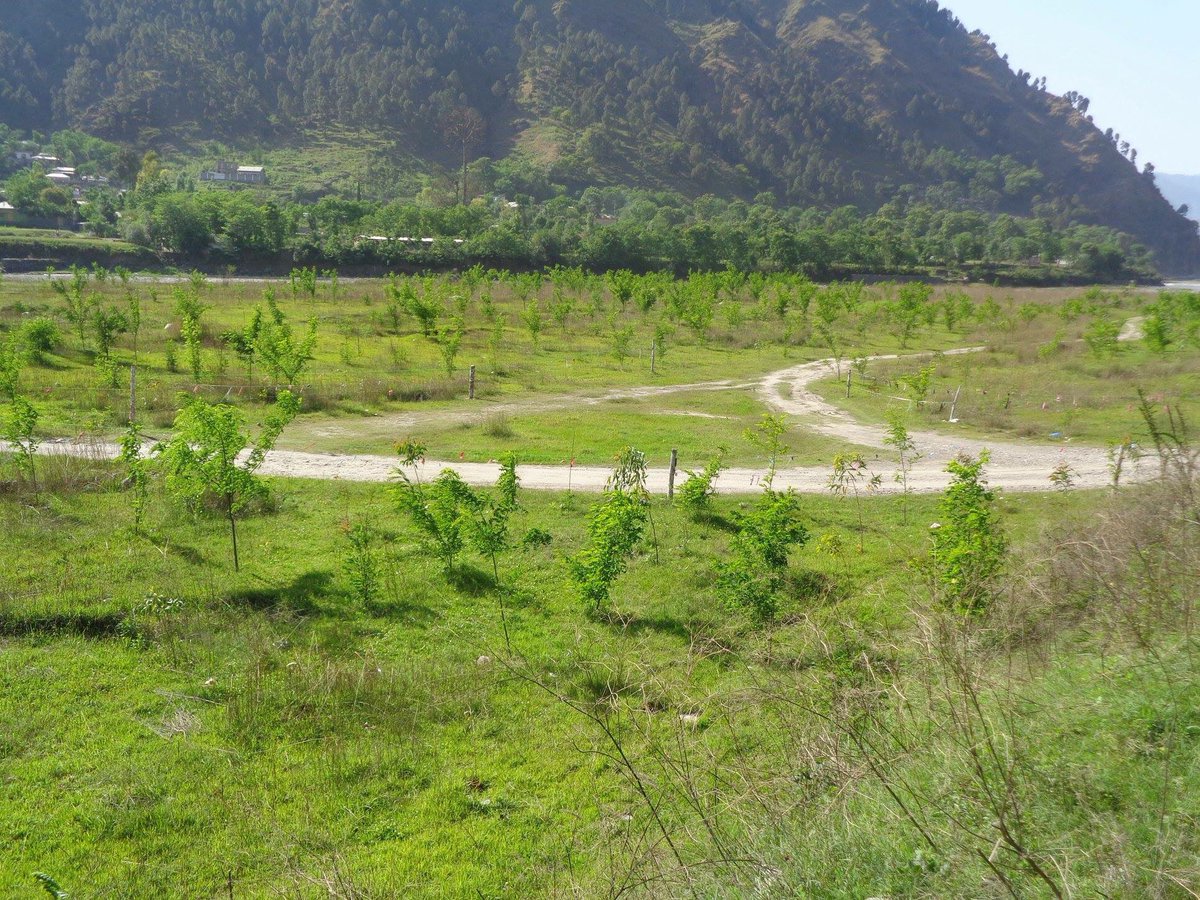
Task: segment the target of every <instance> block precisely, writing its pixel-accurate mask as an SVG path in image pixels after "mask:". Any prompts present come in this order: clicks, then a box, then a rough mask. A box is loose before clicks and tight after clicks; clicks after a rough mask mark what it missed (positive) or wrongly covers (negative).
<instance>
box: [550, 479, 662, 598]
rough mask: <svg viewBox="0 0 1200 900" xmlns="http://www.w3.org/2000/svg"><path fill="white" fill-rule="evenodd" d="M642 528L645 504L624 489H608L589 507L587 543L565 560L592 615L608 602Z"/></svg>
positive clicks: (640, 537)
mask: <svg viewBox="0 0 1200 900" xmlns="http://www.w3.org/2000/svg"><path fill="white" fill-rule="evenodd" d="M645 527H646V505H645V504H644V503H643V502H642V500H641V498H640V497H637V496H635V495H634V494H631V493H629V492H628V491H623V490H609V491H607V492H606V493H605V495H604V499H603V500H601V501H600V502H599V503H597V504H596V505H595V506H593V507H592V513H591V520H590V521H589V522H588V543H587V546H586V547H584V548H583V549H582V550H580V551H579V553H577V554H576V555H575V556H573V557H571V558H570V559H569V560H567V564H568V570H569V572H570V575H571V580H572V581H574V582H575V588H576V590H578V591H579V596H580V598H581V599H582V600H583V602H584V604H585V605H586V606H587V609H588V612H589V613H591V614H592V615H595V614H597V613H599V612H600V611H601V610H602V609H603V607H604V605H605V604H606V603H608V601H609V597H610V596H611V593H612V587H613V584H614V583H615V582H616V580H617V579H618V578H620V577H621V574H622V573H623V572H624V571H625V569H626V568H627V567H628V565H629V558H630V557H631V556H632V555H633V551H634V548H636V547H637V545H638V542H639V541H640V540H641V539H642V534H643V533H644V531H645Z"/></svg>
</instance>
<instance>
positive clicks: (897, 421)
mask: <svg viewBox="0 0 1200 900" xmlns="http://www.w3.org/2000/svg"><path fill="white" fill-rule="evenodd" d="M883 442H884V444H886V445H887V446H889V447H891V448H892V449H893V450H895V451H896V453H897V455H898V456H899V457H900V468H899V469H897V470H896V474H895V480H896V483H897V484H899V485H900V491H901V496H902V497H903V500H904V502H903V516H904V524H905V525H907V524H908V512H909V510H908V508H909V502H910V500H911V498H912V488H911V487H910V486H909V481H908V479H909V476H910V475H911V474H912V470H913V466H914V465H916V463H917V462H919V461H920V459H921V455H922V454H921V453H919V452H918V451H917V445H916V443H915V442H914V441H913V439H912V435H911V434H909V432H908V426H907V425H906V424H905V422H904V417H903V416H902V415H901V414H900V413H898V412H893V413H892V414H891V415H889V416H888V425H887V430H886V432H885V434H884V438H883Z"/></svg>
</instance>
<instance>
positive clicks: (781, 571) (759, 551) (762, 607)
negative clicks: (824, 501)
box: [717, 489, 809, 622]
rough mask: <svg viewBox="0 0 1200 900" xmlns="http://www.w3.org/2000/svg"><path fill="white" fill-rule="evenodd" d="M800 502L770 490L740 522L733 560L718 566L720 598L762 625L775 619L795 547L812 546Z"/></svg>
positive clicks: (789, 492) (790, 495) (787, 494)
mask: <svg viewBox="0 0 1200 900" xmlns="http://www.w3.org/2000/svg"><path fill="white" fill-rule="evenodd" d="M808 539H809V533H808V529H807V528H805V526H804V524H803V523H802V522H801V521H800V500H799V498H798V497H797V495H796V494H795V493H794V492H792V491H788V492H786V493H781V492H779V491H773V490H770V489H768V490H767V491H765V492H764V493H763V495H762V497H760V498H759V500H758V501H757V502H756V503H755V504H754V506H753V508H752V509H751V510H750V512H748V513H746V514H745V515H743V516H741V517H740V518H739V521H738V533H737V535H736V536H735V537H734V540H733V559H732V560H730V561H729V562H728V563H725V564H724V565H722V566H721V567H720V575H719V577H718V579H717V596H718V597H719V598H720V599H721V601H722V602H723V603H724V604H725V606H727V607H728V608H730V609H747V610H749V611H750V612H751V613H752V614H753V616H754V617H755V619H757V620H758V621H759V622H767V621H770V620H771V619H773V618H774V617H775V614H776V612H777V610H778V607H779V594H780V591H781V590H782V588H783V585H784V576H785V575H786V573H787V567H788V557H789V555H790V553H791V551H792V548H794V547H801V546H803V545H804V544H806V543H807V542H808Z"/></svg>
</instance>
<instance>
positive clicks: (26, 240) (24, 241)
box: [0, 226, 146, 254]
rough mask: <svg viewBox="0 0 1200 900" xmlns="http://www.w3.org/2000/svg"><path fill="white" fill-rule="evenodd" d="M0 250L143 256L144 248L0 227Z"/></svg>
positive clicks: (49, 231) (42, 230) (60, 233)
mask: <svg viewBox="0 0 1200 900" xmlns="http://www.w3.org/2000/svg"><path fill="white" fill-rule="evenodd" d="M0 248H5V249H4V252H6V253H20V252H23V251H24V250H25V249H27V248H46V249H50V250H79V249H86V250H99V251H107V252H112V253H137V254H145V253H146V249H145V248H144V247H138V246H136V245H135V244H130V243H129V242H127V241H119V240H115V239H111V238H98V237H92V236H90V235H83V234H77V233H75V232H71V231H55V230H52V229H46V228H14V227H8V226H0Z"/></svg>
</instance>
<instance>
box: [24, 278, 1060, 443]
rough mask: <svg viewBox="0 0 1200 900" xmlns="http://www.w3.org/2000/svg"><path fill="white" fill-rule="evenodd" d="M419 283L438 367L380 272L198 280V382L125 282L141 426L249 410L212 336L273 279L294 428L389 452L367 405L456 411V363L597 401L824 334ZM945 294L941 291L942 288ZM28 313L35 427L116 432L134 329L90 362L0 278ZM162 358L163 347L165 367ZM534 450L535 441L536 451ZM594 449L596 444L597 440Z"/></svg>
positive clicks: (257, 382) (510, 395)
mask: <svg viewBox="0 0 1200 900" xmlns="http://www.w3.org/2000/svg"><path fill="white" fill-rule="evenodd" d="M431 283H432V284H433V285H434V286H435V289H437V290H457V291H459V293H458V294H454V295H453V296H454V297H460V299H457V300H451V301H446V303H445V308H444V310H443V314H442V318H441V322H442V324H443V325H444V324H445V323H446V322H447V321H449V319H450V317H451V316H452V315H453V314H455V308H457V307H460V306H461V308H462V309H463V318H464V321H465V326H466V328H465V332H464V334H463V338H462V344H461V348H460V350H459V351H458V353H457V355H456V357H455V358H454V366H453V368H454V371H453V372H448V371H447V369H446V367H445V363H444V360H443V357H442V354H441V352H440V351H439V347H438V342H437V341H436V340H434V339H431V338H427V337H424V336H423V335H422V334H421V333H420V331H419V329H418V328H417V326H416V322H415V321H414V320H413V319H412V318H411V316H409V315H408V314H407V313H404V312H402V311H396V310H392V309H389V307H388V303H387V301H386V299H385V296H384V294H385V292H384V283H383V282H382V281H379V280H352V281H351V280H347V281H343V282H340V283H339V284H338V285H337V288H336V292H335V289H334V286H333V285H332V284H331V283H330V282H329V281H327V280H323V281H322V282H321V283H320V284H319V286H318V289H317V294H316V297H315V298H310V297H308V296H307V295H304V294H300V295H294V294H293V293H292V290H291V286H290V284H289V283H288V282H287V281H282V282H281V281H276V282H229V281H220V280H215V281H212V282H209V283H208V285H207V286H206V287H204V288H203V289H202V291H201V300H202V302H203V303H204V304H206V305H208V306H209V307H210V308H209V309H208V310H207V311H206V312H205V313H204V316H203V319H202V324H203V336H202V350H201V365H202V372H201V378H200V379H199V381H197V380H196V379H194V378H193V377H192V373H191V372H190V371H189V361H188V358H187V354H186V352H185V350H184V348H183V346H182V345H181V344H180V342H179V341H178V340H177V338H176V335H177V334H178V327H179V319H178V315H177V313H176V310H175V302H174V296H173V295H174V293H175V291H177V290H183V289H184V287H183V286H180V285H175V284H168V283H144V282H135V283H134V284H133V285H132V289H133V290H134V292H135V293H136V294H137V295H138V296H139V297H141V298H142V326H141V330H140V334H139V336H138V346H137V364H138V370H139V374H138V386H139V393H138V410H139V415H140V417H141V418H142V420H143V423H144V424H146V425H148V426H152V427H154V428H157V429H163V428H166V427H168V426H169V425H170V424H171V422H172V420H173V417H174V412H175V409H176V408H177V404H178V401H177V396H176V395H177V394H178V393H179V392H181V391H188V392H193V393H200V394H203V395H204V396H206V397H208V398H209V399H212V400H225V401H227V402H231V403H235V404H238V405H243V406H246V407H248V408H250V409H255V410H256V409H260V408H262V405H263V401H264V398H265V397H266V396H268V394H269V391H270V389H271V388H273V387H274V386H275V385H273V384H272V382H271V380H270V379H269V378H268V376H267V374H266V373H265V372H264V371H263V366H262V365H261V361H260V362H259V363H258V364H257V365H256V367H255V368H254V371H253V374H252V376H251V373H250V371H249V370H248V367H247V365H246V364H245V362H244V361H242V360H240V359H238V358H237V357H236V355H235V354H234V353H233V352H232V351H231V350H230V349H229V348H227V347H226V346H225V345H224V344H223V343H222V342H221V340H220V335H221V334H223V333H224V332H227V331H232V330H238V329H242V328H244V327H245V326H246V324H247V323H248V322H249V320H250V316H251V311H252V309H253V307H254V306H255V305H256V304H259V303H261V300H262V293H263V291H264V290H265V289H266V288H268V287H271V288H273V289H274V290H275V292H276V294H277V296H278V298H279V302H280V306H281V308H282V309H283V311H284V312H285V314H286V315H287V316H288V319H289V321H290V322H291V323H292V325H293V327H294V328H297V329H302V328H303V324H304V322H305V321H307V319H308V318H310V317H316V318H317V319H318V320H319V323H320V331H319V339H318V343H317V346H316V349H315V358H314V359H313V360H312V361H311V363H310V364H309V365H308V367H307V369H306V371H305V372H304V374H303V375H302V376H301V377H300V378H299V379H298V381H299V384H297V385H296V387H297V388H298V389H299V391H300V392H301V393H302V394H303V396H304V398H305V410H306V415H305V417H304V419H302V420H301V423H299V424H300V427H301V428H302V429H308V430H311V431H317V430H319V429H320V426H321V423H323V422H325V421H327V420H328V421H333V422H336V423H337V425H338V427H339V428H340V429H341V430H340V431H339V434H341V435H343V436H344V439H345V441H346V443H345V445H341V446H346V447H349V446H356V447H361V448H373V450H372V452H384V451H386V448H387V446H389V445H390V442H391V439H392V438H391V436H390V435H389V436H379V435H375V434H373V430H374V428H375V425H373V423H372V417H374V416H376V415H382V416H385V417H386V416H387V415H389V414H393V413H394V414H399V415H403V414H406V413H414V414H420V413H422V412H424V411H427V410H428V411H440V410H452V409H459V408H462V409H466V408H469V407H467V405H466V394H467V371H468V368H469V367H470V366H471V365H475V366H476V367H477V377H478V385H477V387H478V396H479V398H480V400H482V401H485V402H496V403H505V402H514V403H522V402H528V403H530V404H536V403H537V402H538V401H539V400H541V399H544V398H553V397H576V396H590V397H596V396H602V395H603V394H604V393H605V392H606V391H609V390H613V389H619V388H634V387H643V386H645V387H655V386H672V385H687V384H695V383H704V382H713V381H720V382H726V381H729V382H733V383H735V384H740V383H746V382H748V381H753V380H755V379H757V378H761V377H762V376H763V375H764V374H766V373H768V372H771V371H775V370H778V369H781V368H784V367H787V366H790V365H794V364H797V363H801V362H805V361H808V360H813V359H820V358H823V357H826V356H828V355H830V352H831V351H830V348H829V347H828V346H826V344H827V340H826V338H825V337H817V336H815V335H816V333H817V331H818V329H817V327H816V322H815V318H811V317H804V316H800V314H799V313H798V312H794V313H790V314H789V316H790V318H788V319H787V320H786V321H784V320H779V319H778V318H777V317H775V316H774V313H769V314H768V313H764V312H763V310H762V308H761V307H760V306H758V305H756V304H754V303H752V302H751V298H749V297H748V296H747V297H743V298H742V299H741V300H740V301H738V302H736V303H735V302H732V301H722V303H721V304H720V305H719V306H718V308H717V313H718V314H717V315H716V317H715V320H714V322H713V324H712V326H711V328H710V329H709V330H708V331H707V333H706V335H705V336H703V337H702V336H701V335H700V334H699V333H698V332H697V331H696V330H695V329H691V328H687V327H685V326H683V325H682V324H679V323H673V322H671V321H669V320H668V319H667V317H666V315H665V312H664V311H663V310H662V309H661V308H655V309H652V310H651V312H650V313H648V314H642V313H641V312H640V311H639V310H638V309H637V308H636V304H629V306H628V307H627V308H625V309H622V308H621V307H620V304H618V303H617V301H616V300H614V299H613V298H612V296H611V295H610V293H609V292H608V291H607V289H606V288H600V289H598V293H597V291H596V289H594V288H593V287H588V288H587V289H585V290H580V291H578V292H577V293H578V296H576V298H575V300H576V309H575V311H574V312H572V313H571V314H570V315H569V316H568V317H567V319H566V320H565V326H564V327H562V328H560V327H559V326H558V325H557V324H555V323H554V322H553V321H552V319H551V317H550V315H549V313H548V308H549V306H550V305H551V303H552V302H553V300H554V296H553V295H554V291H555V288H553V287H552V286H551V285H550V283H549V282H547V283H545V284H544V285H543V286H542V287H541V288H540V292H539V293H537V294H536V295H534V297H535V298H536V300H537V302H538V303H539V304H540V305H541V306H542V309H543V316H544V318H545V322H544V327H543V329H542V332H541V335H540V337H539V339H538V341H537V342H536V345H535V343H534V341H533V339H532V337H531V335H530V334H529V332H528V329H527V327H526V326H525V325H524V324H523V320H522V310H523V309H524V308H525V307H526V306H527V305H528V304H529V303H530V302H533V299H532V298H528V297H526V296H525V295H524V294H519V293H518V292H517V290H516V289H514V287H513V286H512V285H510V284H507V283H505V284H501V283H491V282H488V281H486V280H485V281H484V282H483V283H482V284H481V285H477V286H475V287H473V288H467V287H463V286H461V285H457V284H456V283H454V282H451V281H448V280H446V279H436V280H435V281H434V282H431ZM596 283H597V284H598V283H599V282H596ZM87 290H88V292H89V294H94V295H95V296H96V297H99V298H102V299H101V301H100V302H101V303H102V304H103V305H106V306H108V307H111V308H114V309H118V310H121V309H124V308H125V307H126V301H125V297H124V292H123V289H122V288H121V286H120V284H119V283H118V282H117V281H116V280H115V279H114V278H111V277H110V278H109V279H108V280H107V281H106V282H104V283H99V282H98V281H96V280H93V281H92V282H91V283H90V284H89V286H88V288H87ZM949 290H950V289H945V288H943V289H941V293H942V294H944V293H947V292H948V291H949ZM977 293H979V292H977ZM894 294H895V288H894V286H882V287H878V288H869V289H867V290H866V291H864V293H863V295H862V296H863V299H862V300H861V301H860V302H859V307H857V308H856V311H855V312H853V314H851V313H842V314H841V316H842V317H841V319H839V320H838V321H837V322H835V323H834V325H833V326H832V332H833V333H834V334H836V335H837V338H836V340H837V342H838V346H839V350H840V352H841V353H842V355H843V357H844V358H845V359H846V360H847V361H849V360H850V359H852V358H854V357H856V356H861V355H867V354H872V353H888V352H893V353H894V352H901V353H903V352H909V351H908V350H905V349H903V348H901V347H900V343H901V341H900V339H899V337H898V336H897V335H896V334H895V333H894V329H893V328H891V327H890V326H889V325H888V323H887V320H886V310H887V309H888V308H889V304H891V303H893V302H894ZM485 296H490V297H491V302H492V304H493V307H494V309H495V311H496V313H498V314H499V315H501V316H503V317H504V325H503V327H502V329H500V331H499V332H497V331H496V330H495V329H494V328H493V327H492V325H491V324H490V320H489V319H488V317H487V315H485V313H484V303H485V301H484V299H483V298H484V297H485ZM940 296H941V294H935V298H934V302H935V305H936V304H937V303H940V299H939V297H940ZM988 296H989V295H982V294H981V296H977V297H971V296H969V295H968V301H969V302H970V303H972V304H975V307H977V308H979V309H983V308H985V307H986V304H987V303H988ZM1062 296H1064V292H1060V291H1041V292H1039V291H1027V292H1015V293H1014V294H1013V298H1012V299H1011V300H1006V301H1005V304H1003V305H999V304H998V305H997V306H998V308H1000V309H1001V310H1002V315H1015V312H1013V311H1014V310H1015V309H1016V308H1017V304H1018V301H1020V302H1021V303H1022V304H1026V303H1028V304H1040V305H1041V309H1042V310H1043V314H1044V316H1045V317H1047V318H1049V317H1051V316H1053V315H1055V312H1054V310H1055V306H1054V304H1055V303H1058V302H1060V298H1061V297H1062ZM1005 310H1007V312H1005ZM935 313H936V310H935V309H931V310H930V314H931V315H933V314H935ZM39 316H48V317H50V318H52V319H55V320H56V321H57V322H58V324H59V329H60V331H61V332H62V341H61V343H60V345H59V346H57V347H56V348H55V349H54V350H53V351H52V352H48V353H43V354H41V355H40V356H39V358H38V359H36V360H35V361H34V362H33V363H32V364H30V365H28V366H27V367H26V369H25V371H24V373H23V375H22V389H23V390H24V391H25V392H26V393H27V394H29V395H30V396H32V397H33V398H34V399H35V400H36V402H37V403H38V407H39V410H40V412H41V413H42V423H41V426H42V428H43V430H44V433H45V434H46V435H47V436H74V435H76V434H78V433H79V432H80V431H88V432H92V433H96V434H99V435H108V436H111V435H113V434H114V433H115V432H116V431H117V430H118V429H119V428H120V427H121V426H122V425H123V424H124V422H125V419H126V417H127V415H128V413H127V410H128V391H129V388H128V378H129V375H128V366H129V365H130V364H131V363H133V361H134V352H133V343H134V342H133V336H132V335H129V334H125V335H121V336H119V337H118V338H117V341H116V345H115V349H114V352H113V363H114V365H113V366H112V367H110V368H103V369H101V368H97V367H96V365H95V362H96V354H95V351H94V343H93V338H92V337H91V335H90V334H88V335H87V336H86V337H85V340H84V342H83V343H82V344H81V342H80V340H79V338H78V336H77V335H76V334H75V329H74V328H73V327H72V326H71V325H70V324H69V323H67V322H66V321H65V320H64V318H63V313H62V302H61V300H60V299H59V298H58V297H57V296H56V295H55V294H54V293H53V291H51V289H50V287H49V285H48V284H46V283H45V282H43V281H41V280H35V281H29V280H16V279H8V280H5V281H2V282H0V331H4V330H8V331H11V330H13V329H15V328H17V327H18V326H19V325H20V324H21V322H22V321H25V320H28V319H30V318H34V317H39ZM813 316H815V313H814V314H813ZM998 327H999V326H997V325H996V324H995V323H994V322H989V321H984V320H983V319H981V318H978V317H977V318H976V319H973V320H970V321H968V322H966V323H959V324H958V325H957V330H956V331H954V332H952V331H949V330H947V329H946V327H945V323H943V322H940V321H939V320H937V319H936V318H935V319H934V321H933V322H932V323H931V324H930V323H926V324H923V325H922V326H921V329H920V331H919V335H918V336H917V337H915V338H914V339H913V341H912V342H911V344H910V347H909V350H911V351H913V352H915V351H916V350H918V349H920V350H924V349H929V350H938V349H951V348H955V347H960V346H964V345H970V344H975V343H979V342H981V341H990V340H991V339H993V338H994V337H995V335H996V333H997V329H998ZM656 330H658V331H659V332H660V333H664V334H665V335H666V336H665V337H664V338H662V344H663V347H662V349H661V351H660V352H657V353H656V354H655V359H654V370H655V371H654V372H653V373H652V372H651V359H650V355H651V354H650V347H651V344H652V343H653V342H654V335H655V332H656ZM822 334H823V333H822ZM618 338H620V341H619V343H620V344H621V346H622V347H623V348H624V349H623V350H622V351H621V353H620V354H617V353H616V349H617V347H616V343H617V342H618V341H617V339H618ZM169 346H170V354H168V348H169ZM169 355H170V356H173V357H174V360H173V363H171V360H170V359H169ZM172 367H173V368H174V371H172ZM692 399H693V400H694V403H695V408H694V409H693V410H692V411H694V412H700V413H709V414H713V415H721V414H724V413H722V410H721V404H722V402H723V401H722V400H721V396H720V394H719V393H708V392H705V393H702V394H701V393H697V394H696V395H695V396H694V398H692ZM761 411H762V412H765V411H766V410H765V409H763V410H761ZM702 422H703V420H701V419H699V418H695V419H694V421H691V422H688V423H687V424H688V425H689V426H694V427H692V428H691V429H690V430H689V431H688V433H687V434H680V435H679V436H678V437H677V438H675V439H674V442H675V443H678V444H681V445H683V446H684V447H686V446H689V445H690V446H703V445H704V444H705V443H707V441H708V438H709V435H708V434H707V433H706V427H705V426H704V425H703V424H702ZM585 424H586V423H585ZM619 424H620V425H621V426H622V427H626V428H632V429H633V431H632V432H630V433H627V434H625V442H626V443H635V444H639V445H640V444H647V445H648V444H650V443H651V442H653V441H655V440H657V439H658V438H657V435H658V433H659V432H660V429H662V428H664V427H666V428H673V427H676V426H679V423H675V424H674V425H670V424H667V423H664V422H663V421H660V420H657V419H655V418H654V417H652V416H650V415H647V416H646V417H644V418H642V419H640V420H630V421H626V422H623V423H619ZM595 426H596V427H597V428H605V423H604V422H603V421H598V422H596V423H595ZM680 427H681V426H680ZM356 429H361V432H362V435H363V439H362V440H361V441H356V436H355V430H356ZM527 430H529V431H531V432H533V433H534V434H535V435H538V434H540V433H541V432H542V430H543V429H542V426H541V425H540V424H538V423H531V424H530V425H529V426H527ZM685 430H686V429H685ZM604 433H607V432H604ZM413 436H414V437H418V438H421V437H422V435H419V434H418V435H413ZM601 436H602V435H601ZM429 437H430V440H431V442H439V443H440V442H441V441H442V438H441V437H440V435H439V433H438V431H437V430H436V429H434V430H432V431H431V433H430V435H429ZM551 437H552V436H551ZM592 437H593V438H595V437H597V435H593V436H592ZM384 438H385V439H384ZM376 441H378V442H376ZM449 443H454V442H449ZM564 443H568V442H564V441H562V440H556V443H555V450H554V451H553V453H551V452H549V451H547V452H546V455H547V456H550V457H555V458H561V457H562V456H565V455H566V453H567V452H569V449H570V448H569V445H568V446H565V447H563V446H561V445H562V444H564ZM584 443H586V441H584ZM341 446H334V447H332V448H331V449H341ZM459 452H471V453H476V454H478V456H479V457H483V456H486V455H490V448H489V447H485V446H474V447H472V446H466V447H461V448H459ZM535 452H540V451H538V450H537V448H535ZM599 452H601V454H602V455H603V454H604V453H606V452H607V451H605V450H601V451H599Z"/></svg>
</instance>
